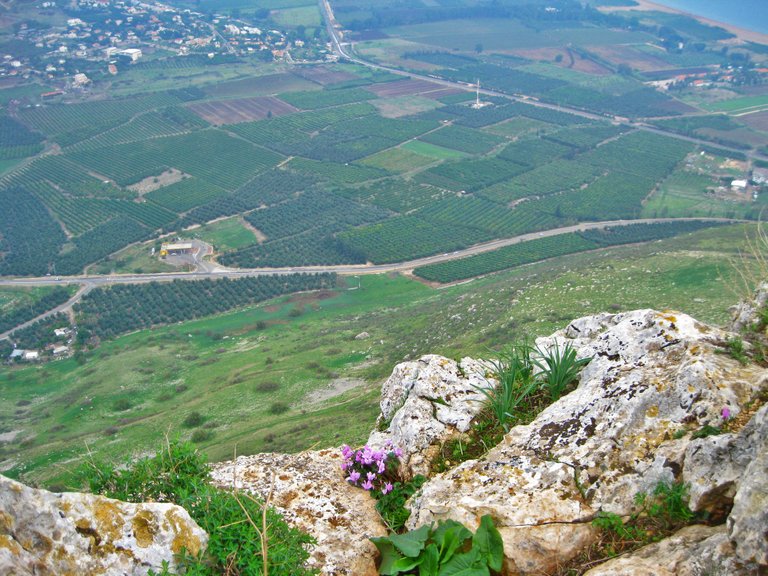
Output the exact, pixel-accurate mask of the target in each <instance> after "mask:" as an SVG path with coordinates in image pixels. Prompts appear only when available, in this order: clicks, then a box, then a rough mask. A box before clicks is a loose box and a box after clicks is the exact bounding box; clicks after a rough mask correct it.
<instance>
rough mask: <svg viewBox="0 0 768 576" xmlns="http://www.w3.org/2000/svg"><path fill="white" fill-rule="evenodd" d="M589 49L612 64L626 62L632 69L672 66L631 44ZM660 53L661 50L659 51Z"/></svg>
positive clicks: (653, 68)
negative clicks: (636, 48)
mask: <svg viewBox="0 0 768 576" xmlns="http://www.w3.org/2000/svg"><path fill="white" fill-rule="evenodd" d="M590 50H591V51H592V52H595V53H596V54H597V55H599V56H602V57H603V58H605V59H606V60H608V61H609V62H611V63H612V64H616V65H619V64H621V63H625V64H628V65H629V66H630V67H632V69H634V70H639V71H641V72H645V71H646V70H662V69H664V68H671V67H672V66H671V65H670V64H669V62H667V61H666V60H664V59H663V58H661V57H659V58H657V57H656V56H653V55H651V54H645V53H643V52H640V51H639V50H635V49H634V48H632V47H631V46H620V45H613V46H591V47H590ZM659 52H660V53H661V50H660V51H659Z"/></svg>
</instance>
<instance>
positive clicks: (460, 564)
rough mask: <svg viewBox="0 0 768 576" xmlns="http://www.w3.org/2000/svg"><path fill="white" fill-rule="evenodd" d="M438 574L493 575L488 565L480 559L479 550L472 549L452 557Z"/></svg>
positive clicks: (460, 575)
mask: <svg viewBox="0 0 768 576" xmlns="http://www.w3.org/2000/svg"><path fill="white" fill-rule="evenodd" d="M437 576H491V573H490V572H489V571H488V567H487V566H486V565H485V563H484V562H483V561H482V559H480V557H479V555H478V553H477V550H474V549H473V550H470V551H469V552H466V553H464V554H459V555H458V556H454V557H453V558H451V559H450V560H449V561H448V563H447V564H445V565H444V566H443V567H442V568H440V571H439V572H438V573H437Z"/></svg>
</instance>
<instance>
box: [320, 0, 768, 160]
mask: <svg viewBox="0 0 768 576" xmlns="http://www.w3.org/2000/svg"><path fill="white" fill-rule="evenodd" d="M319 5H320V12H321V13H322V15H323V18H324V20H325V24H326V29H327V30H328V34H329V35H330V37H331V47H332V48H333V51H334V52H335V53H336V55H337V56H339V57H340V58H344V59H346V60H349V61H350V62H354V63H355V64H360V65H361V66H367V67H368V68H373V69H375V70H383V71H386V72H390V73H392V74H397V75H398V76H404V77H408V78H416V79H419V80H426V81H427V82H432V83H434V84H440V85H443V86H448V87H451V88H461V89H462V90H471V91H475V90H476V88H475V86H474V85H473V84H468V83H464V82H455V81H452V80H446V79H444V78H437V77H436V76H430V75H427V74H419V73H416V72H407V71H405V70H400V69H399V68H393V67H390V66H384V65H382V64H376V63H375V62H370V61H368V60H364V59H363V58H360V57H359V56H357V55H354V54H351V53H350V52H349V51H346V50H345V46H349V48H350V50H352V48H353V46H352V44H351V43H346V42H343V41H342V39H341V37H340V32H339V30H338V28H337V27H336V26H337V25H338V24H337V22H336V18H335V17H334V15H333V9H332V8H331V4H330V2H329V0H319ZM480 94H483V95H485V96H495V97H497V98H506V99H508V100H513V101H515V102H521V103H523V104H528V105H531V106H538V107H539V108H548V109H549V110H556V111H557V112H565V113H567V114H574V115H576V116H581V117H582V118H589V119H591V120H602V121H606V120H610V121H612V122H614V123H617V124H623V125H625V126H629V127H631V128H635V129H638V130H645V131H646V132H653V133H654V134H660V135H662V136H668V137H670V138H675V139H677V140H684V141H686V142H692V143H694V144H699V145H702V146H707V147H710V148H717V149H719V150H724V151H726V152H734V153H737V154H740V155H741V154H745V155H746V156H748V157H750V158H753V159H757V160H764V161H768V156H766V155H764V154H759V153H757V152H754V151H745V150H741V149H738V148H732V147H730V146H724V145H722V144H716V143H714V142H710V141H708V140H701V139H699V138H695V137H691V136H684V135H682V134H677V133H676V132H670V131H667V130H662V129H661V128H658V127H656V126H650V125H648V124H646V123H644V122H641V121H635V122H633V121H631V120H628V119H627V118H622V117H619V116H608V115H604V114H595V113H592V112H587V111H585V110H581V109H579V108H569V107H567V106H560V105H558V104H549V103H547V102H541V101H540V100H538V99H537V98H535V97H531V96H526V95H524V94H521V95H512V94H506V93H504V92H497V91H495V90H489V89H487V88H480Z"/></svg>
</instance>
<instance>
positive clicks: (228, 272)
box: [0, 218, 742, 287]
mask: <svg viewBox="0 0 768 576" xmlns="http://www.w3.org/2000/svg"><path fill="white" fill-rule="evenodd" d="M686 220H692V221H705V222H731V223H736V222H742V220H735V219H729V218H646V219H639V220H609V221H605V222H582V223H580V224H574V225H572V226H564V227H562V228H553V229H551V230H543V231H541V232H530V233H528V234H521V235H520V236H514V237H512V238H501V239H498V240H491V241H490V242H483V243H481V244H476V245H474V246H470V247H469V248H465V249H463V250H457V251H455V252H450V253H445V254H435V255H433V256H427V257H425V258H417V259H415V260H409V261H406V262H395V263H392V264H340V265H333V266H292V267H283V268H226V267H223V266H218V265H211V264H210V263H206V265H205V267H203V266H201V268H203V269H198V270H196V271H194V272H161V273H153V274H105V275H94V274H83V275H80V276H56V277H53V276H40V277H28V278H8V277H0V286H11V287H13V286H16V287H21V286H68V285H73V284H79V285H89V286H92V287H96V286H110V285H114V284H141V283H145V282H170V281H172V280H203V279H205V278H243V277H248V276H265V275H270V274H301V273H310V274H316V273H320V272H333V273H336V274H341V275H343V276H354V275H359V274H384V273H386V272H405V271H409V270H413V269H414V268H418V267H419V266H426V265H427V264H437V263H439V262H448V261H449V260H457V259H459V258H466V257H467V256H473V255H475V254H482V253H483V252H490V251H491V250H497V249H498V248H503V247H504V246H511V245H512V244H518V243H520V242H526V241H528V240H536V239H537V238H546V237H549V236H557V235H560V234H567V233H569V232H580V231H585V230H597V229H601V228H606V227H609V226H628V225H631V224H653V223H660V222H681V221H686Z"/></svg>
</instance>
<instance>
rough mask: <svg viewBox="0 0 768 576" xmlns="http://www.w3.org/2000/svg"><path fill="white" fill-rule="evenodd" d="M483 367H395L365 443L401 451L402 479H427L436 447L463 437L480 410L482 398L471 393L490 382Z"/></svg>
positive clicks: (426, 361) (433, 361)
mask: <svg viewBox="0 0 768 576" xmlns="http://www.w3.org/2000/svg"><path fill="white" fill-rule="evenodd" d="M487 372H488V366H487V365H486V364H484V363H482V362H480V361H478V360H473V359H471V358H464V359H462V360H461V363H459V364H457V363H456V361H455V360H451V359H449V358H445V357H443V356H437V355H428V356H422V357H421V358H419V359H418V360H416V361H413V362H403V363H402V364H398V365H397V366H395V368H394V370H393V371H392V375H391V376H390V377H389V379H388V380H387V381H386V382H385V383H384V385H383V387H382V391H381V404H380V405H381V413H380V415H379V417H378V420H377V424H378V427H379V428H383V427H384V426H386V429H384V430H383V431H374V432H372V433H371V436H370V438H369V439H368V444H369V445H370V446H372V447H375V448H382V447H384V445H385V444H386V443H387V441H391V442H392V443H393V444H394V445H395V446H397V447H399V448H400V449H401V450H403V457H402V458H401V471H402V473H403V475H404V476H405V477H406V478H410V477H412V476H414V475H416V474H425V475H426V474H427V473H428V472H429V468H430V463H431V460H432V458H433V457H434V455H435V453H436V452H437V449H438V447H439V444H440V443H441V442H444V441H445V440H447V439H448V438H450V437H451V436H453V435H455V434H458V433H462V432H467V431H468V430H469V426H470V423H471V422H472V419H473V418H474V417H475V415H476V414H477V413H478V412H479V411H480V410H481V409H482V406H483V400H484V396H483V395H482V393H481V392H479V391H478V390H477V388H488V387H491V386H494V385H495V381H494V380H493V379H492V378H489V377H488V376H487Z"/></svg>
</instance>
